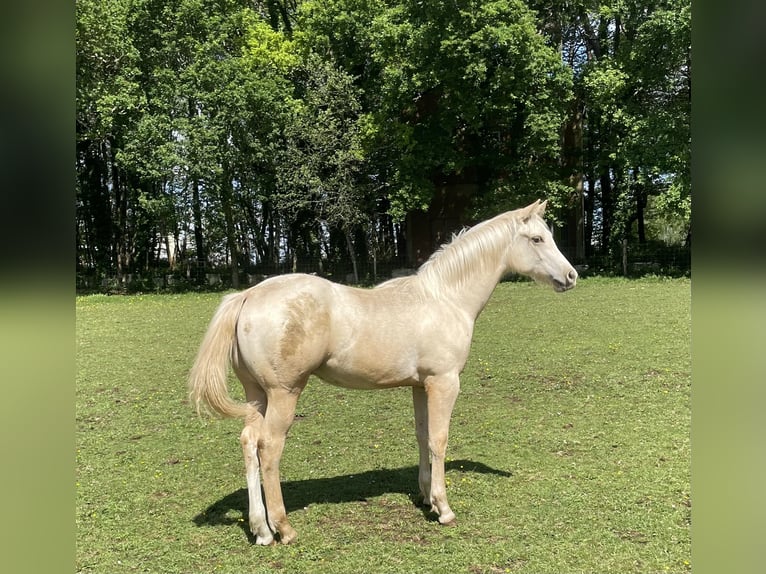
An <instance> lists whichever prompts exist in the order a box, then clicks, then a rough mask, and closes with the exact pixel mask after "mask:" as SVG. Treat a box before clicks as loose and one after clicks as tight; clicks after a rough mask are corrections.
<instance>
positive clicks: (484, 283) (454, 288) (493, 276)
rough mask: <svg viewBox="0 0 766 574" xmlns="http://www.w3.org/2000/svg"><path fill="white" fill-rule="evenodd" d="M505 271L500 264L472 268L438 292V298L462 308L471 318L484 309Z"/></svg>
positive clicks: (473, 318)
mask: <svg viewBox="0 0 766 574" xmlns="http://www.w3.org/2000/svg"><path fill="white" fill-rule="evenodd" d="M504 273H505V269H504V268H503V267H502V266H501V265H500V264H498V265H496V266H494V267H487V268H485V269H481V270H473V271H472V272H471V273H470V274H468V275H467V276H466V277H464V278H463V279H462V280H461V281H460V282H459V283H457V284H450V285H449V286H446V287H444V288H443V289H441V290H440V291H439V292H438V295H437V297H438V299H440V300H442V301H447V302H449V303H451V304H452V305H454V306H455V307H458V308H460V309H462V310H463V311H464V312H465V313H466V315H467V316H469V317H470V318H471V319H472V320H475V319H476V317H478V316H479V314H480V313H481V312H482V310H483V309H484V306H485V305H486V304H487V301H489V298H490V297H491V296H492V292H493V291H494V290H495V287H496V286H497V284H498V282H499V281H500V279H501V278H502V276H503V275H504Z"/></svg>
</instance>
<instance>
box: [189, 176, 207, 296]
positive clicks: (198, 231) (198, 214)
mask: <svg viewBox="0 0 766 574" xmlns="http://www.w3.org/2000/svg"><path fill="white" fill-rule="evenodd" d="M192 217H193V219H194V247H195V248H196V251H197V264H196V265H195V266H194V277H195V280H196V282H197V284H198V285H201V284H202V281H203V280H204V278H205V275H204V273H205V263H206V259H207V257H206V254H205V236H204V234H203V232H202V203H201V201H200V193H199V180H198V179H197V178H196V177H195V178H193V179H192Z"/></svg>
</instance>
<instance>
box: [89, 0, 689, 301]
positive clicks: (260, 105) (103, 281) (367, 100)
mask: <svg viewBox="0 0 766 574" xmlns="http://www.w3.org/2000/svg"><path fill="white" fill-rule="evenodd" d="M76 18H77V29H76V44H77V56H76V64H77V104H76V105H77V118H76V119H77V143H76V171H77V178H76V202H77V208H76V242H77V286H78V288H79V289H81V290H114V289H118V290H119V289H121V290H131V289H139V290H140V289H144V290H145V289H167V288H178V287H181V288H185V287H189V286H200V285H201V286H208V287H209V286H211V285H213V284H218V285H220V286H224V287H239V286H240V285H242V284H247V283H250V282H253V281H256V280H257V279H258V278H259V277H260V276H263V275H269V274H273V273H279V272H286V271H308V272H316V273H320V274H322V275H325V276H328V277H331V278H334V279H336V280H341V281H351V282H357V283H358V282H365V281H366V282H375V281H378V280H380V279H382V278H385V277H387V276H389V275H390V274H391V273H392V272H393V271H394V270H396V269H400V268H414V267H417V265H418V264H419V263H420V262H422V260H424V259H425V258H426V257H428V255H430V253H431V252H432V251H433V250H434V249H435V248H436V247H437V246H438V245H439V244H440V243H442V242H444V241H446V240H448V239H449V235H450V233H452V232H454V231H456V230H457V229H459V228H460V227H461V226H463V225H467V224H471V223H473V222H476V221H478V220H480V219H483V218H486V217H489V216H492V215H494V214H496V213H498V212H500V211H504V210H507V209H512V208H515V207H520V206H522V205H525V204H526V203H528V202H530V201H532V200H534V199H537V198H548V200H549V205H550V207H549V211H548V215H549V217H550V220H551V223H552V225H553V226H554V228H555V231H556V236H557V241H558V243H559V245H560V247H561V248H562V251H564V253H565V254H566V255H567V256H568V257H569V258H570V260H572V261H573V262H575V263H577V264H579V265H581V266H582V268H583V269H585V268H588V269H590V270H594V271H599V272H607V273H611V272H617V273H636V272H645V271H647V270H649V271H653V272H672V273H676V272H681V273H685V272H688V270H689V260H690V257H689V254H690V249H691V225H690V212H691V177H690V151H691V136H690V111H691V2H690V0H527V1H521V0H499V1H484V2H481V1H476V0H454V1H450V2H441V1H431V0H422V1H409V0H408V1H383V0H327V1H322V2H313V1H301V0H284V1H280V0H266V1H260V0H256V1H244V0H108V1H103V0H99V1H95V0H78V2H77V15H76ZM628 256H629V257H628Z"/></svg>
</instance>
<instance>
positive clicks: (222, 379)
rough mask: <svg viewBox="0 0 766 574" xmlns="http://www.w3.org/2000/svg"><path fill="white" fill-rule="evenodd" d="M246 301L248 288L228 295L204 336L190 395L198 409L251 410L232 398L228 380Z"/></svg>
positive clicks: (232, 413) (236, 413)
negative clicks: (239, 320)
mask: <svg viewBox="0 0 766 574" xmlns="http://www.w3.org/2000/svg"><path fill="white" fill-rule="evenodd" d="M244 302H245V292H244V291H243V292H240V293H233V294H231V295H227V296H226V297H224V299H223V301H222V302H221V304H220V305H219V306H218V309H217V310H216V312H215V315H214V316H213V319H212V321H210V326H209V327H208V329H207V332H206V333H205V337H204V339H202V344H201V345H200V348H199V351H198V352H197V358H196V359H195V361H194V366H193V367H192V368H191V372H190V373H189V399H190V400H191V402H192V404H193V405H194V406H195V407H196V408H197V412H198V413H201V412H202V411H203V410H204V411H210V410H212V411H213V412H215V413H218V414H220V415H222V416H224V417H231V418H243V417H245V416H246V415H247V414H248V412H249V410H250V407H249V406H248V405H247V403H238V402H236V401H234V400H233V399H232V398H231V396H230V395H229V385H228V382H227V377H228V372H229V366H230V365H231V357H232V352H233V350H234V345H236V336H237V319H238V318H239V313H240V311H241V310H242V305H243V304H244Z"/></svg>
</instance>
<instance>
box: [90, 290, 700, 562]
mask: <svg viewBox="0 0 766 574" xmlns="http://www.w3.org/2000/svg"><path fill="white" fill-rule="evenodd" d="M220 297H221V295H220V294H185V295H164V296H147V295H141V296H124V297H108V296H104V295H94V296H87V297H79V298H78V299H77V302H76V308H77V309H76V311H77V334H76V344H77V381H76V425H77V434H76V449H77V450H76V453H75V457H76V476H75V481H76V484H75V488H76V517H75V520H76V527H77V554H76V571H77V572H80V573H83V574H86V573H90V572H114V573H116V574H120V573H122V572H132V571H134V570H138V571H149V572H167V573H172V572H214V571H217V572H227V573H234V572H244V571H247V572H274V571H278V572H279V571H284V572H312V573H341V572H362V571H374V572H380V571H384V572H391V573H395V572H413V571H417V572H444V571H450V572H504V571H505V570H509V571H512V572H519V573H538V572H636V573H643V572H684V571H688V570H690V568H691V567H690V564H689V560H690V524H689V522H690V508H689V505H690V490H689V488H690V486H689V483H690V474H689V466H690V442H689V431H690V382H691V374H690V370H691V369H690V354H689V346H690V341H689V339H690V310H689V303H690V282H689V281H688V280H684V279H682V280H667V279H641V280H623V279H602V278H587V279H584V280H582V281H581V282H579V283H578V286H577V288H576V289H575V290H573V291H571V292H569V293H567V294H565V295H556V294H555V293H552V292H551V291H548V290H545V289H542V288H540V287H539V286H537V285H534V284H533V283H529V282H526V283H502V284H501V285H499V286H498V288H497V289H496V291H495V293H494V295H493V297H492V298H491V299H490V301H489V303H488V305H487V307H486V309H485V310H484V312H483V314H482V315H481V316H480V318H479V321H478V323H477V326H476V332H475V336H474V342H473V346H472V350H471V355H470V359H469V362H468V364H467V366H466V369H465V371H464V372H463V375H462V392H461V395H460V397H459V398H458V401H457V405H456V408H455V412H454V415H453V419H452V425H451V432H450V445H449V447H448V452H447V455H448V457H449V459H448V463H447V481H448V491H449V496H450V502H451V505H452V507H453V509H454V510H455V511H456V513H457V514H458V524H457V526H456V527H454V528H448V527H441V526H440V525H439V524H438V523H437V522H435V521H434V520H433V516H432V515H429V514H428V513H424V511H422V510H421V509H420V508H418V507H417V506H415V504H414V503H413V501H412V498H414V496H415V495H416V494H417V489H418V486H417V468H416V465H417V444H416V441H415V436H414V426H413V415H412V404H411V394H410V393H409V391H408V390H407V389H393V390H388V391H369V392H362V391H351V390H347V389H340V388H337V387H333V386H330V385H326V384H324V383H320V382H319V381H316V380H312V381H311V382H310V384H309V385H308V387H307V388H306V390H305V392H304V394H303V396H302V397H301V400H300V401H299V404H298V412H297V417H296V421H295V424H294V425H293V427H292V429H291V431H290V435H289V437H288V442H287V447H286V449H285V454H284V457H283V461H282V467H281V468H282V475H283V481H284V482H283V484H284V495H285V501H286V504H287V507H288V512H289V514H290V519H291V521H292V523H293V525H294V526H295V527H296V528H297V529H298V531H299V538H298V540H297V542H296V543H295V545H292V546H276V547H269V548H262V547H255V546H253V545H251V543H250V542H251V540H250V539H249V538H248V536H247V533H246V528H247V510H246V508H247V506H246V505H247V494H246V490H245V478H244V465H243V462H242V453H241V449H240V445H239V440H238V436H239V432H240V428H241V427H240V424H239V423H238V422H237V421H231V420H216V419H212V420H210V419H200V418H198V417H197V415H196V414H195V413H194V412H193V409H192V407H191V406H190V405H189V404H188V402H187V400H186V388H185V377H186V373H187V372H188V369H189V365H190V364H191V362H192V361H193V358H194V353H195V351H196V341H199V340H200V339H201V337H202V334H203V332H204V329H205V327H206V325H207V323H208V321H209V320H210V317H211V316H212V314H213V311H214V309H215V307H216V305H217V304H218V302H219V301H220ZM179 333H183V336H182V337H180V338H179V337H178V334H179ZM232 383H233V384H232V388H233V389H235V393H237V396H241V394H240V393H241V391H240V390H239V386H238V384H237V383H236V382H235V381H234V380H232ZM371 565H372V566H371Z"/></svg>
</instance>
